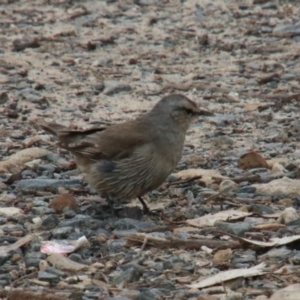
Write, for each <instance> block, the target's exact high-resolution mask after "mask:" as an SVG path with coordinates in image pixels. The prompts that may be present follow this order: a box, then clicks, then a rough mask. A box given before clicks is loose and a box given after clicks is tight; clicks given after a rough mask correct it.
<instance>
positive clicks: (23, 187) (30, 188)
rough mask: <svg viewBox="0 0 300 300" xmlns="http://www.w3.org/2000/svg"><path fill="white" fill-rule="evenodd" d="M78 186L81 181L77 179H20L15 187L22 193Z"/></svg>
mask: <svg viewBox="0 0 300 300" xmlns="http://www.w3.org/2000/svg"><path fill="white" fill-rule="evenodd" d="M60 187H64V188H66V189H67V188H69V187H73V188H80V187H81V182H80V180H78V179H47V178H45V179H41V178H37V179H24V180H20V181H19V182H18V183H17V185H16V189H17V190H19V191H20V192H23V193H34V192H36V191H45V190H46V191H54V192H56V191H57V189H58V188H60Z"/></svg>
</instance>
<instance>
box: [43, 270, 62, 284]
mask: <svg viewBox="0 0 300 300" xmlns="http://www.w3.org/2000/svg"><path fill="white" fill-rule="evenodd" d="M38 279H39V280H42V281H47V282H50V283H51V284H52V285H53V284H56V283H58V282H59V280H60V276H59V275H56V274H51V273H48V272H45V271H39V272H38Z"/></svg>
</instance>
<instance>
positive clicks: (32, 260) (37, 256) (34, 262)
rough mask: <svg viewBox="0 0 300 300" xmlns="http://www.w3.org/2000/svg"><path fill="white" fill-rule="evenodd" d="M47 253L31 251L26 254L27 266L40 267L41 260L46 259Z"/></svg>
mask: <svg viewBox="0 0 300 300" xmlns="http://www.w3.org/2000/svg"><path fill="white" fill-rule="evenodd" d="M46 257H47V255H46V254H44V253H42V252H29V253H27V254H26V255H25V263H26V267H27V268H29V267H35V268H39V265H40V262H41V260H44V259H46Z"/></svg>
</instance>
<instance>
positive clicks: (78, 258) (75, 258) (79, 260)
mask: <svg viewBox="0 0 300 300" xmlns="http://www.w3.org/2000/svg"><path fill="white" fill-rule="evenodd" d="M69 259H71V260H73V261H75V262H77V263H80V264H83V263H84V262H83V259H82V257H81V255H80V254H78V253H72V254H71V255H69Z"/></svg>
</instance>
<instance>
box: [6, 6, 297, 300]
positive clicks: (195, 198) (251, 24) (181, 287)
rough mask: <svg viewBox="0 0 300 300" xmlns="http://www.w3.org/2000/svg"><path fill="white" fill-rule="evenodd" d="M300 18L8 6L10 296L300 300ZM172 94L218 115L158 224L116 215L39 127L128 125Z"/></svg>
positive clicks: (189, 143) (182, 166) (221, 10)
mask: <svg viewBox="0 0 300 300" xmlns="http://www.w3.org/2000/svg"><path fill="white" fill-rule="evenodd" d="M295 4H296V1H280V0H279V1H268V0H249V1H247V0H246V1H237V0H231V1H230V0H223V1H219V0H216V1H209V0H202V1H193V0H186V1H184V0H182V1H176V0H174V1H173V0H171V1H167V0H165V1H156V0H135V1H132V0H124V1H122V0H120V1H117V0H116V1H114V0H112V1H110V0H107V1H106V2H105V1H92V0H86V1H63V0H58V1H56V0H54V1H51V0H48V1H42V0H40V1H29V0H20V1H14V0H4V1H3V0H2V1H1V5H0V13H1V18H0V39H1V42H0V84H1V85H0V188H1V190H0V298H1V299H10V300H13V299H22V300H23V299H24V300H26V299H34V300H41V299H43V300H45V299H47V300H58V299H74V300H75V299H76V300H77V299H78V300H79V299H84V300H92V299H96V300H98V299H118V300H121V299H124V300H125V299H136V300H142V299H176V300H179V299H192V300H196V299H198V300H220V299H222V300H225V299H226V300H235V299H243V300H250V299H256V300H265V299H272V300H278V299H280V300H296V299H299V291H300V279H299V278H300V277H299V265H300V243H299V240H300V217H299V209H300V171H299V162H300V151H299V143H300V142H299V133H298V128H300V122H299V120H298V118H297V116H298V115H299V111H300V109H299V104H298V103H299V100H300V88H299V79H300V70H299V42H300V19H299V16H300V6H299V5H295ZM171 93H182V94H184V95H186V96H188V97H189V98H190V99H192V100H194V101H196V102H197V103H199V105H202V106H203V107H204V108H205V109H208V110H210V111H212V112H214V114H215V115H214V116H213V117H209V118H206V119H203V120H197V121H196V122H195V123H193V125H192V126H191V128H190V130H189V132H188V135H187V140H186V146H185V149H184V153H183V157H182V160H181V162H180V163H179V165H178V167H177V169H176V170H175V172H174V174H172V175H171V176H170V177H169V178H168V180H167V181H166V183H164V184H163V186H162V187H160V188H159V189H158V190H157V191H153V192H152V193H150V194H149V195H148V196H147V197H146V201H147V203H148V204H149V207H150V208H151V209H152V210H153V211H156V212H157V213H156V214H155V215H151V216H143V215H142V212H141V208H140V204H139V202H138V201H136V200H134V201H132V202H131V203H128V204H127V205H125V206H123V207H121V208H120V211H119V216H118V217H116V216H113V215H111V212H110V210H109V207H108V205H107V204H106V202H105V200H104V199H102V198H100V196H99V195H97V194H96V193H94V192H93V191H92V190H91V189H90V188H89V187H88V186H87V185H86V183H85V181H84V176H83V175H82V174H80V173H78V171H76V166H75V163H74V161H73V158H72V156H71V155H70V154H69V153H68V152H66V151H64V150H57V148H56V146H55V139H54V138H53V137H52V136H49V135H48V134H46V133H45V132H43V131H41V130H39V129H38V128H37V126H36V125H35V122H36V120H37V119H39V118H42V119H44V120H46V121H58V122H60V123H62V124H64V125H67V126H70V127H72V128H90V127H92V126H96V125H103V124H111V123H116V122H121V121H125V120H129V119H131V118H134V117H135V116H137V115H139V114H141V113H143V112H145V111H147V110H148V109H149V108H151V107H152V106H153V105H154V104H155V103H156V102H157V101H158V100H159V99H161V98H162V97H163V96H164V95H168V94H171ZM66 240H67V241H66ZM76 241H77V242H76ZM74 247H75V248H74ZM45 252H46V253H45ZM55 252H60V253H55ZM61 252H64V253H61Z"/></svg>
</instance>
